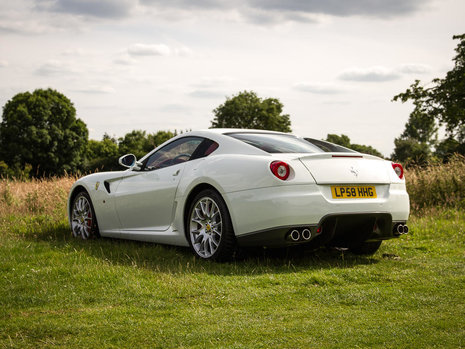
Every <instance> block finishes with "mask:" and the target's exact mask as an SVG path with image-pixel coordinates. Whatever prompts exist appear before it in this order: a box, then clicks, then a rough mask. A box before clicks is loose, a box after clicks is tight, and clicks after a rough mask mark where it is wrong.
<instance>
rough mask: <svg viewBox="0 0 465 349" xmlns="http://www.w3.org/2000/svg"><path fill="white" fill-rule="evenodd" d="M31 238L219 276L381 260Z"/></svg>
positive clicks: (62, 233) (148, 265)
mask: <svg viewBox="0 0 465 349" xmlns="http://www.w3.org/2000/svg"><path fill="white" fill-rule="evenodd" d="M23 236H24V237H25V238H26V239H28V240H34V241H42V242H46V243H47V244H49V245H50V246H51V247H53V248H54V250H55V251H56V250H62V251H63V252H66V253H70V252H71V253H73V252H76V253H82V252H83V253H85V254H86V255H88V256H89V257H91V258H98V259H102V260H105V261H106V262H107V263H110V264H114V265H123V266H131V267H136V268H144V269H148V270H153V271H156V272H164V273H211V274H218V275H236V274H238V275H240V274H263V273H292V272H296V271H301V270H312V269H313V270H320V269H330V268H353V267H355V266H359V265H370V264H376V263H378V262H379V258H380V257H379V254H378V255H374V256H357V255H354V254H352V253H350V252H348V251H344V250H340V249H335V248H319V249H310V248H308V247H307V246H305V245H300V246H293V247H288V248H280V249H267V248H247V249H241V250H240V253H238V256H237V257H236V258H234V259H233V260H231V261H229V262H221V263H220V262H212V261H205V260H201V259H199V258H196V257H194V256H193V254H192V252H191V250H190V249H189V248H187V247H177V246H167V245H161V244H156V243H148V242H139V241H132V240H122V239H112V238H96V239H91V240H82V239H79V238H74V237H73V236H72V234H71V232H70V231H69V228H68V227H67V226H65V225H59V226H55V227H51V228H50V229H43V230H42V231H41V232H39V233H33V234H26V235H23Z"/></svg>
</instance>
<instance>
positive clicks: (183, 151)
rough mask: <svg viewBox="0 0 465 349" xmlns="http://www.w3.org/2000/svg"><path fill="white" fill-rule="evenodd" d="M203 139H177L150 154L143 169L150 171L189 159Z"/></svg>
mask: <svg viewBox="0 0 465 349" xmlns="http://www.w3.org/2000/svg"><path fill="white" fill-rule="evenodd" d="M203 140H204V139H203V138H199V137H184V138H180V139H177V140H175V141H174V142H171V143H169V144H167V145H165V146H164V147H163V148H161V149H160V150H158V151H156V152H155V153H153V154H152V155H150V156H149V157H148V158H147V160H146V161H145V164H144V167H143V170H144V171H152V170H156V169H159V168H164V167H168V166H173V165H176V164H180V163H181V162H186V161H189V160H190V159H191V157H192V154H193V153H194V152H195V150H196V149H197V148H198V146H199V145H200V143H202V141H203Z"/></svg>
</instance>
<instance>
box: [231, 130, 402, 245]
mask: <svg viewBox="0 0 465 349" xmlns="http://www.w3.org/2000/svg"><path fill="white" fill-rule="evenodd" d="M229 135H230V136H231V137H234V138H236V139H238V140H240V141H242V142H246V143H248V144H249V145H251V146H254V147H258V148H259V149H261V150H263V151H264V152H265V153H268V155H269V160H268V166H269V169H268V174H267V175H268V176H271V177H273V181H274V182H273V185H267V186H263V187H259V188H250V189H249V190H241V191H236V192H231V193H227V194H226V196H227V201H228V204H229V205H230V206H231V211H232V216H235V217H240V220H239V219H237V220H235V219H234V218H235V217H233V221H235V222H234V223H235V230H236V236H237V238H238V241H239V242H240V243H242V244H243V245H256V244H265V245H268V246H281V245H289V244H297V243H309V242H311V241H313V243H315V244H317V243H318V244H331V243H332V244H336V245H339V246H349V245H351V244H354V243H355V242H359V241H378V240H384V239H389V238H392V237H395V236H398V235H399V232H398V230H399V226H402V227H403V226H404V225H405V223H406V221H407V218H408V215H409V199H408V194H407V192H406V188H405V179H404V178H403V170H402V174H400V172H401V166H400V165H399V164H392V163H391V162H389V161H386V160H383V159H381V158H378V157H375V156H372V155H367V154H361V153H357V152H354V151H351V150H349V149H346V148H343V147H340V146H337V145H332V146H330V147H328V146H327V147H326V148H325V147H323V146H318V145H315V144H313V143H310V142H308V141H306V140H304V139H301V138H297V137H295V136H292V135H287V134H280V133H277V134H276V133H274V134H269V133H253V132H240V133H233V134H229ZM324 143H326V144H327V142H324ZM329 145H331V144H329ZM406 229H408V228H406ZM403 231H404V229H402V232H403Z"/></svg>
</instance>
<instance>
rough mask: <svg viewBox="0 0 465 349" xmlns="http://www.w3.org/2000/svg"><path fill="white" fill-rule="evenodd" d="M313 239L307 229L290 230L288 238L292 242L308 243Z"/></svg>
mask: <svg viewBox="0 0 465 349" xmlns="http://www.w3.org/2000/svg"><path fill="white" fill-rule="evenodd" d="M312 237H313V235H312V231H311V230H310V229H309V228H303V229H292V230H291V232H290V233H289V235H288V238H289V239H290V240H291V241H293V242H302V241H309V240H310V239H311V238H312Z"/></svg>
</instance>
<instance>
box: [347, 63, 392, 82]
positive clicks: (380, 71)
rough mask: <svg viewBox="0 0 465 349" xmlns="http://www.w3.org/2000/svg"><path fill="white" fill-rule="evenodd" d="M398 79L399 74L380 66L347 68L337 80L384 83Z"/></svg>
mask: <svg viewBox="0 0 465 349" xmlns="http://www.w3.org/2000/svg"><path fill="white" fill-rule="evenodd" d="M399 78H400V74H399V73H397V72H396V71H394V70H392V69H388V68H386V67H382V66H374V67H368V68H359V67H354V68H349V69H346V70H344V71H343V72H342V73H341V74H339V79H341V80H347V81H365V82H384V81H392V80H397V79H399Z"/></svg>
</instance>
